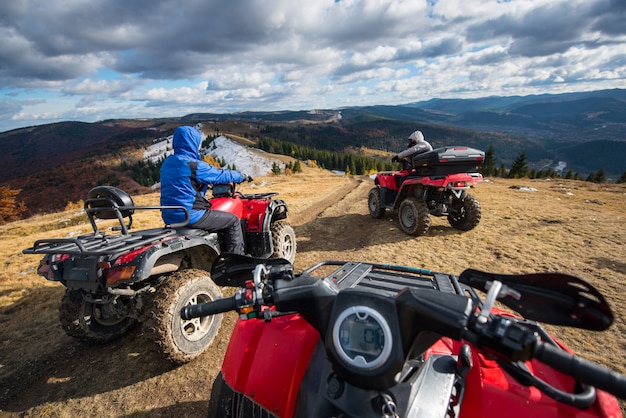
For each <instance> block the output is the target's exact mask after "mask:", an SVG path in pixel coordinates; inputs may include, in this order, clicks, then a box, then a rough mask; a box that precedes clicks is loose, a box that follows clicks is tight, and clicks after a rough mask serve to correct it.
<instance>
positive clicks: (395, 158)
mask: <svg viewBox="0 0 626 418" xmlns="http://www.w3.org/2000/svg"><path fill="white" fill-rule="evenodd" d="M391 162H392V163H399V162H400V158H398V156H397V155H396V156H395V157H393V158H392V159H391Z"/></svg>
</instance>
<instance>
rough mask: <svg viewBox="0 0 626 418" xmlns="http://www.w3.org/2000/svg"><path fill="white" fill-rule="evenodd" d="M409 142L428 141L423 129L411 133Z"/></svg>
mask: <svg viewBox="0 0 626 418" xmlns="http://www.w3.org/2000/svg"><path fill="white" fill-rule="evenodd" d="M408 139H409V142H426V140H425V139H424V135H423V134H422V132H421V131H415V132H413V133H412V134H411V135H409V138H408Z"/></svg>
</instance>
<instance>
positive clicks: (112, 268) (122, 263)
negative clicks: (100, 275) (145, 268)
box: [98, 245, 154, 286]
mask: <svg viewBox="0 0 626 418" xmlns="http://www.w3.org/2000/svg"><path fill="white" fill-rule="evenodd" d="M153 246H154V245H147V246H145V247H142V248H139V249H137V250H135V251H131V252H129V253H127V254H124V255H121V256H119V257H118V258H117V259H116V260H115V262H114V263H113V264H111V263H110V262H108V261H103V262H101V263H99V264H98V266H99V267H100V268H102V269H103V270H104V276H105V277H106V279H107V285H109V286H110V285H114V284H115V283H117V282H119V281H120V280H129V279H130V278H131V277H132V276H133V273H135V270H136V269H137V265H135V264H129V263H132V262H133V261H134V260H135V259H136V258H137V257H138V256H139V255H140V254H141V253H143V252H145V251H146V250H148V249H149V248H151V247H153Z"/></svg>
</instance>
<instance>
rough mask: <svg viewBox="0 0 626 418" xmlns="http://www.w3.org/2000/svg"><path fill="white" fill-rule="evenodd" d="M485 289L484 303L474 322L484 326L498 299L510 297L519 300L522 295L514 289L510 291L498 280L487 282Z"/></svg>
mask: <svg viewBox="0 0 626 418" xmlns="http://www.w3.org/2000/svg"><path fill="white" fill-rule="evenodd" d="M485 288H486V289H487V290H488V292H487V297H486V298H485V302H484V303H483V307H482V308H481V310H480V312H479V313H478V317H477V318H476V321H478V323H479V324H486V323H487V321H488V320H489V315H490V314H491V310H492V309H493V305H494V304H495V303H496V300H497V299H499V298H503V297H505V296H511V297H512V298H513V299H515V300H520V298H521V297H522V294H521V293H520V292H518V291H516V290H515V289H512V288H510V287H508V286H506V285H504V284H502V283H501V282H499V281H498V280H494V281H493V282H488V283H486V284H485Z"/></svg>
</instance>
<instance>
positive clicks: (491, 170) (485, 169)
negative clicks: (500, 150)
mask: <svg viewBox="0 0 626 418" xmlns="http://www.w3.org/2000/svg"><path fill="white" fill-rule="evenodd" d="M494 154H495V150H494V149H493V145H490V146H489V149H488V150H487V152H486V153H485V160H484V161H483V163H482V164H481V165H480V167H479V168H478V172H479V173H480V174H482V175H483V176H485V177H492V176H494V175H496V173H497V168H496V160H495V157H494Z"/></svg>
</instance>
